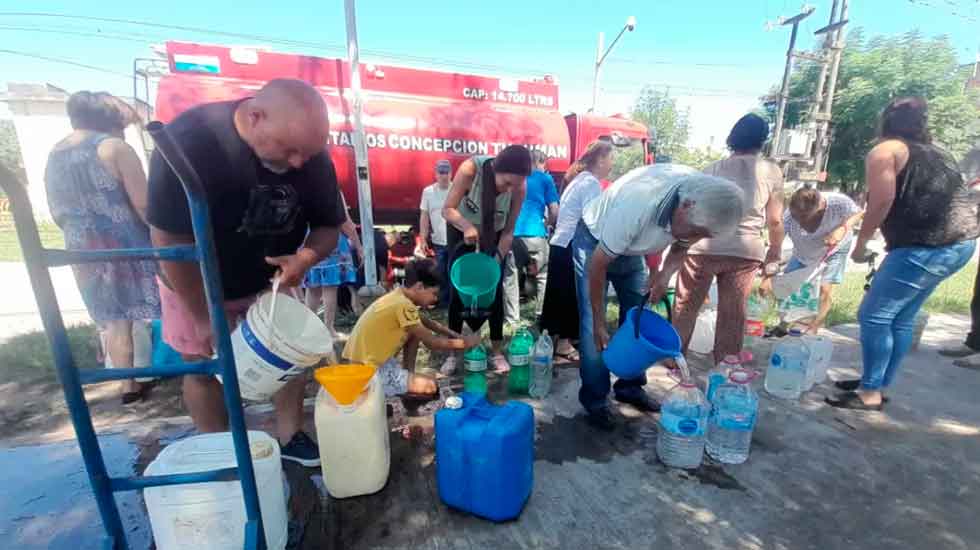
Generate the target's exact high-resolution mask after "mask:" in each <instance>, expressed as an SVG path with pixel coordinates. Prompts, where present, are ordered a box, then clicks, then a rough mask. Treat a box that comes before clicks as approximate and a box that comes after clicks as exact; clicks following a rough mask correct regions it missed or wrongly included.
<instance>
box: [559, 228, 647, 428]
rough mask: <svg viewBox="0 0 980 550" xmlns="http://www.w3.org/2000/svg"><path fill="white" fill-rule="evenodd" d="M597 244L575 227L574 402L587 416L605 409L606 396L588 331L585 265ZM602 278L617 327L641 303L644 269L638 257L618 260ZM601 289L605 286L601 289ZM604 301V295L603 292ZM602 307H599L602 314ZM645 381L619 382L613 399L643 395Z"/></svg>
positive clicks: (605, 372) (605, 377)
mask: <svg viewBox="0 0 980 550" xmlns="http://www.w3.org/2000/svg"><path fill="white" fill-rule="evenodd" d="M597 245H598V242H597V241H596V239H595V237H593V236H592V233H591V232H590V231H589V229H588V228H587V227H586V226H585V224H583V223H579V225H578V229H577V230H576V231H575V237H574V238H573V239H572V264H573V265H574V266H575V293H576V295H577V296H578V316H579V337H580V338H581V341H580V344H579V347H580V348H581V356H582V364H581V366H580V367H579V374H580V376H581V377H582V388H581V389H580V390H579V392H578V400H579V402H581V403H582V406H583V407H585V410H586V411H588V412H590V413H591V412H594V411H596V410H598V409H601V408H603V407H607V406H608V403H607V401H606V397H607V396H608V395H609V369H607V368H606V366H605V365H603V364H602V356H601V355H600V354H599V351H598V350H597V349H596V346H595V332H594V331H593V328H592V304H591V301H590V300H589V275H588V265H589V259H590V258H592V253H593V252H595V249H596V246H597ZM606 278H607V279H608V281H609V282H611V283H612V285H613V288H615V289H616V296H617V297H618V298H619V324H620V325H622V324H623V319H624V318H625V315H626V312H627V311H629V310H630V308H632V307H633V306H637V305H641V304H642V303H643V295H644V294H645V293H646V291H647V275H646V266H645V264H644V263H643V258H642V257H640V256H620V257H618V258H616V259H615V260H613V262H612V263H611V264H609V269H608V271H607V273H606ZM603 288H605V285H603ZM603 301H605V292H603ZM605 310H606V307H605V304H603V307H602V311H605ZM646 383H647V380H646V377H645V376H644V377H642V378H636V379H631V380H626V379H622V378H620V379H619V380H617V381H616V384H615V386H614V388H615V390H616V395H618V396H621V397H626V398H630V397H633V396H635V395H637V394H638V393H639V392H643V385H644V384H646Z"/></svg>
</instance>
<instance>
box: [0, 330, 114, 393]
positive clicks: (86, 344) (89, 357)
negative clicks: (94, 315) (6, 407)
mask: <svg viewBox="0 0 980 550" xmlns="http://www.w3.org/2000/svg"><path fill="white" fill-rule="evenodd" d="M67 332H68V344H69V347H70V348H71V351H72V356H73V357H74V358H75V364H76V365H77V366H78V368H79V369H97V368H102V365H101V364H100V363H98V362H97V360H96V359H97V356H96V355H97V352H98V350H97V349H96V346H97V342H98V340H97V333H96V329H95V325H91V324H89V325H76V326H72V327H68V329H67ZM54 377H55V368H54V359H53V358H52V356H51V346H50V345H49V344H48V338H47V336H45V334H44V332H29V333H27V334H21V335H18V336H14V337H12V338H10V339H8V340H7V341H5V342H4V343H2V344H0V383H5V382H11V381H16V382H19V383H24V382H27V381H31V380H39V379H50V380H53V379H54Z"/></svg>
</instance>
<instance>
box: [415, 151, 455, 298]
mask: <svg viewBox="0 0 980 550" xmlns="http://www.w3.org/2000/svg"><path fill="white" fill-rule="evenodd" d="M451 171H452V167H451V166H450V164H449V161H448V160H440V161H439V162H437V163H436V181H435V183H433V184H432V185H430V186H428V187H426V188H425V189H423V190H422V203H421V204H420V205H419V209H420V210H421V211H422V212H421V214H420V215H419V232H420V234H421V237H422V242H421V246H422V247H423V250H422V252H423V253H424V254H425V255H426V256H429V255H430V254H434V255H435V257H436V260H437V261H438V262H439V273H441V274H442V280H443V281H449V273H448V269H449V268H448V266H447V265H446V263H447V260H448V254H449V253H448V251H447V250H446V220H445V219H444V218H443V217H442V206H443V203H445V202H446V195H448V194H449V184H450V183H451V181H450V172H451ZM448 305H449V285H448V284H444V285H442V286H441V287H439V307H446V306H448Z"/></svg>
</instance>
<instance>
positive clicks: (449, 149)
mask: <svg viewBox="0 0 980 550" xmlns="http://www.w3.org/2000/svg"><path fill="white" fill-rule="evenodd" d="M166 54H167V62H168V64H169V71H167V73H166V74H165V75H163V76H162V77H161V79H160V81H159V84H158V87H157V94H156V110H155V112H154V118H156V119H158V120H161V121H164V122H168V121H170V120H172V119H173V118H174V117H176V116H177V115H178V114H180V113H181V112H182V111H184V110H186V109H188V108H190V107H193V106H195V105H198V104H200V103H206V102H211V101H223V100H232V99H238V98H242V97H247V96H249V95H251V94H253V93H255V91H256V90H257V89H259V88H260V87H261V86H262V85H263V84H264V83H265V82H267V81H268V80H270V79H273V78H298V79H302V80H305V81H307V82H309V83H310V84H312V85H313V86H315V87H316V88H317V89H318V90H319V91H320V93H321V94H322V95H323V98H324V100H325V101H326V103H327V108H328V110H329V113H330V154H331V156H332V157H333V161H334V164H335V165H336V168H337V175H338V177H339V179H340V184H341V187H342V189H343V192H344V195H345V197H346V199H347V203H348V204H349V205H350V206H351V208H352V213H354V214H356V212H357V208H356V207H357V187H356V180H355V177H354V149H353V147H352V139H351V129H352V121H351V118H352V114H351V104H352V102H353V100H352V94H351V92H350V89H349V85H350V68H349V65H348V63H347V62H346V61H345V60H343V59H329V58H322V57H313V56H307V55H295V54H284V53H275V52H270V51H267V50H264V49H256V48H247V47H227V46H214V45H204V44H194V43H187V42H168V43H167V44H166ZM360 71H361V86H362V97H363V101H364V104H363V105H364V109H363V123H364V132H365V140H366V142H367V145H368V162H369V166H370V176H371V192H372V202H373V205H374V220H375V223H377V224H379V225H411V224H415V223H417V222H418V207H419V200H420V198H421V195H422V189H423V188H424V187H425V186H427V185H429V184H431V183H432V182H433V180H434V177H435V175H434V169H435V164H436V161H438V160H440V159H448V160H449V161H450V162H451V163H452V165H453V169H454V170H455V168H456V167H457V166H459V164H460V163H462V162H463V161H464V160H466V159H467V158H469V157H471V156H473V155H493V154H495V153H497V152H498V151H500V150H501V149H502V148H504V147H506V146H507V145H510V144H522V145H526V146H527V147H529V148H533V149H540V150H541V151H543V152H544V153H545V154H547V155H548V157H549V158H550V160H549V162H548V170H549V171H550V172H552V173H553V175H554V176H555V177H556V181H559V182H560V181H561V176H562V174H563V173H564V172H565V171H566V170H567V169H568V166H569V164H570V163H571V162H572V161H573V160H574V159H575V158H577V157H578V156H579V155H580V154H581V153H582V152H583V151H584V150H585V148H586V147H588V145H589V144H590V143H592V142H593V141H596V140H600V139H601V140H607V141H609V142H610V143H612V144H614V145H616V146H620V147H640V148H642V150H643V152H644V155H645V157H646V159H647V162H648V163H649V162H650V153H649V150H650V148H649V136H648V132H647V128H646V127H645V126H644V125H642V124H640V123H638V122H635V121H632V120H629V119H626V118H624V117H620V116H612V117H601V116H594V115H588V114H574V113H573V114H567V115H562V113H561V111H560V110H559V105H558V85H557V83H556V82H555V80H554V79H553V78H552V77H551V76H543V77H541V78H536V79H531V80H519V79H512V78H497V77H489V76H477V75H470V74H461V73H454V72H445V71H434V70H428V69H414V68H408V67H398V66H394V65H380V64H368V63H361V65H360Z"/></svg>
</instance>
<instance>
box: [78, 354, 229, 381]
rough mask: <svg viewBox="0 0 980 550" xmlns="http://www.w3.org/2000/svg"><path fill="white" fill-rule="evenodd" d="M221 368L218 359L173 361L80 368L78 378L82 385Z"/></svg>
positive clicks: (168, 376)
mask: <svg viewBox="0 0 980 550" xmlns="http://www.w3.org/2000/svg"><path fill="white" fill-rule="evenodd" d="M220 370H221V366H220V364H219V363H218V360H217V359H208V360H205V361H197V362H195V363H173V364H168V365H156V366H153V367H141V368H132V369H87V370H80V371H78V378H79V380H81V382H82V385H86V384H98V383H99V382H108V381H110V380H127V379H130V378H172V377H174V376H183V375H185V374H217V373H218V372H220Z"/></svg>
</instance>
